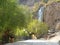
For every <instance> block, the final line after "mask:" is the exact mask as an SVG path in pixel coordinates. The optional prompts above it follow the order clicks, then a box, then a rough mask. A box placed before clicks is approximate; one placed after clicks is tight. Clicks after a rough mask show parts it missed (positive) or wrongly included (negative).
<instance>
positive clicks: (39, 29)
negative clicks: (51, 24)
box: [27, 20, 48, 35]
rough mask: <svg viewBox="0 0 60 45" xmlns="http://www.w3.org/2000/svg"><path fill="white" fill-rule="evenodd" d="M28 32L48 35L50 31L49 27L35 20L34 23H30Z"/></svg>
mask: <svg viewBox="0 0 60 45" xmlns="http://www.w3.org/2000/svg"><path fill="white" fill-rule="evenodd" d="M27 31H29V32H34V33H36V34H37V35H40V34H46V33H47V31H48V26H47V25H46V24H45V23H43V22H39V21H37V20H33V21H32V22H30V23H29V25H28V27H27Z"/></svg>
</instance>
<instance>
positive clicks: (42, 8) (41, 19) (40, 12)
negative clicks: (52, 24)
mask: <svg viewBox="0 0 60 45" xmlns="http://www.w3.org/2000/svg"><path fill="white" fill-rule="evenodd" d="M43 12H44V6H42V7H40V9H39V11H38V21H41V22H42V21H43Z"/></svg>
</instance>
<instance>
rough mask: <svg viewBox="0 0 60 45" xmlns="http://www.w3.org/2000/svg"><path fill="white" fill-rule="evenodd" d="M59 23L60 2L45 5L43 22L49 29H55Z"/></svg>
mask: <svg viewBox="0 0 60 45" xmlns="http://www.w3.org/2000/svg"><path fill="white" fill-rule="evenodd" d="M59 21H60V2H53V3H51V4H50V5H47V6H46V8H45V11H44V22H45V23H46V24H48V26H49V28H55V27H56V25H57V23H59Z"/></svg>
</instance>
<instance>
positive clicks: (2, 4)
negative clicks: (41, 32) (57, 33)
mask: <svg viewBox="0 0 60 45" xmlns="http://www.w3.org/2000/svg"><path fill="white" fill-rule="evenodd" d="M26 8H27V9H26ZM31 15H32V14H31V12H30V11H29V9H28V7H25V6H24V8H23V6H21V5H17V4H16V2H15V1H14V0H0V31H2V30H4V29H5V28H7V27H9V28H14V29H15V28H16V27H17V26H18V27H19V28H21V27H26V26H27V23H28V22H29V21H30V19H31Z"/></svg>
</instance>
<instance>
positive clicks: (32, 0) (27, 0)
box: [19, 0, 41, 6]
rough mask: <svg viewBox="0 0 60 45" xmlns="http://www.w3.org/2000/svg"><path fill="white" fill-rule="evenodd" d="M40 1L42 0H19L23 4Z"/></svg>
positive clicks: (29, 4)
mask: <svg viewBox="0 0 60 45" xmlns="http://www.w3.org/2000/svg"><path fill="white" fill-rule="evenodd" d="M40 1H41V0H19V3H20V4H23V5H28V6H33V5H34V3H36V2H40Z"/></svg>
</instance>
